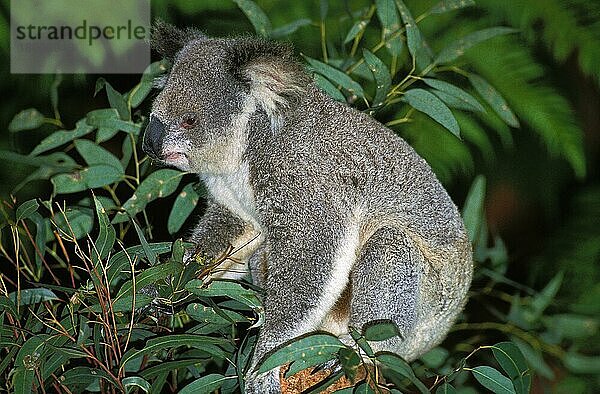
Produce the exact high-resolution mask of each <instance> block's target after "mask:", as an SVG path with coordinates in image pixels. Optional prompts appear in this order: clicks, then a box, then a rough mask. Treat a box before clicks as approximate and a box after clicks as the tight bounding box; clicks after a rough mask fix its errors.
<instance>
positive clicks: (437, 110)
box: [403, 88, 460, 138]
mask: <svg viewBox="0 0 600 394" xmlns="http://www.w3.org/2000/svg"><path fill="white" fill-rule="evenodd" d="M403 98H404V100H405V101H406V102H408V103H409V104H410V105H411V106H412V107H413V108H414V109H416V110H418V111H421V112H423V113H425V114H427V115H429V116H430V117H431V118H432V119H433V120H435V121H436V122H438V123H439V124H441V125H442V126H444V127H445V128H446V129H448V130H450V132H452V134H454V135H455V136H457V137H459V138H460V128H459V126H458V122H457V121H456V118H455V117H454V115H452V111H450V109H449V108H448V107H447V106H446V104H444V103H443V102H442V100H440V99H439V98H437V97H436V96H435V95H434V94H433V93H430V92H428V91H426V90H423V89H419V88H417V89H411V90H407V91H406V92H404V96H403Z"/></svg>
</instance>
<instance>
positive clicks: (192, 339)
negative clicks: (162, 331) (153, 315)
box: [121, 334, 229, 366]
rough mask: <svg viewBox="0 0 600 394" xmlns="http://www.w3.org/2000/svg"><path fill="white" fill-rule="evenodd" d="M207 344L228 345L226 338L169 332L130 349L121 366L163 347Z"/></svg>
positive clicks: (193, 346) (199, 347) (201, 345)
mask: <svg viewBox="0 0 600 394" xmlns="http://www.w3.org/2000/svg"><path fill="white" fill-rule="evenodd" d="M207 345H216V346H225V347H227V346H229V343H228V341H227V340H226V339H223V338H215V337H209V336H204V335H193V334H169V335H166V336H161V337H156V338H152V339H149V340H148V341H147V342H146V344H145V346H144V348H143V349H141V350H136V349H130V350H129V351H127V353H125V355H124V356H123V358H122V359H121V366H125V365H126V364H127V363H129V362H131V361H132V360H134V359H136V358H138V357H141V356H143V355H146V354H150V353H156V352H158V351H160V350H163V349H169V348H176V347H180V346H189V347H192V348H197V349H202V348H203V347H206V346H207Z"/></svg>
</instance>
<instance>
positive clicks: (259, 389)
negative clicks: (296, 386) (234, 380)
mask: <svg viewBox="0 0 600 394" xmlns="http://www.w3.org/2000/svg"><path fill="white" fill-rule="evenodd" d="M245 386H246V393H247V394H280V393H281V382H280V381H279V368H275V369H273V370H271V371H269V372H267V373H264V374H260V375H256V374H252V375H248V376H246V385H245Z"/></svg>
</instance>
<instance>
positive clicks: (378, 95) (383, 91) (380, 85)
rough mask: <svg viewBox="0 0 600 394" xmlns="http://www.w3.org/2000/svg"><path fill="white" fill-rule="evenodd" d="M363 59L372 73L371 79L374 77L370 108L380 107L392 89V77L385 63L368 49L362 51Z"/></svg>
mask: <svg viewBox="0 0 600 394" xmlns="http://www.w3.org/2000/svg"><path fill="white" fill-rule="evenodd" d="M363 57H364V58H365V61H366V63H367V65H368V66H369V70H371V72H372V73H373V77H375V83H376V91H375V97H374V98H373V103H372V105H371V106H372V107H376V106H379V105H382V104H383V102H384V101H385V99H386V97H387V94H388V93H389V91H390V89H391V87H392V76H391V74H390V72H389V70H388V68H387V66H386V65H385V63H383V62H382V61H381V59H379V58H378V57H377V56H375V55H374V54H373V53H372V52H370V51H369V50H368V49H364V50H363Z"/></svg>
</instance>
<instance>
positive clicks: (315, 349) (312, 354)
mask: <svg viewBox="0 0 600 394" xmlns="http://www.w3.org/2000/svg"><path fill="white" fill-rule="evenodd" d="M343 348H345V345H344V344H343V343H342V342H340V340H339V339H337V338H336V337H335V336H333V335H329V334H312V335H309V336H307V337H303V338H300V339H297V340H294V341H293V342H291V343H290V344H288V345H286V346H284V347H282V348H280V349H277V350H276V351H275V352H273V353H272V354H271V355H269V356H268V357H267V358H266V359H265V360H264V361H263V362H262V364H261V365H260V368H259V373H261V372H267V371H270V370H271V369H273V368H275V367H278V366H280V365H284V364H287V363H289V362H295V361H298V360H302V359H311V363H310V364H311V365H303V368H306V367H309V366H312V365H317V364H319V363H323V362H325V361H328V360H330V359H332V358H333V357H334V355H335V354H336V353H337V352H338V351H339V350H340V349H343Z"/></svg>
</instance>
